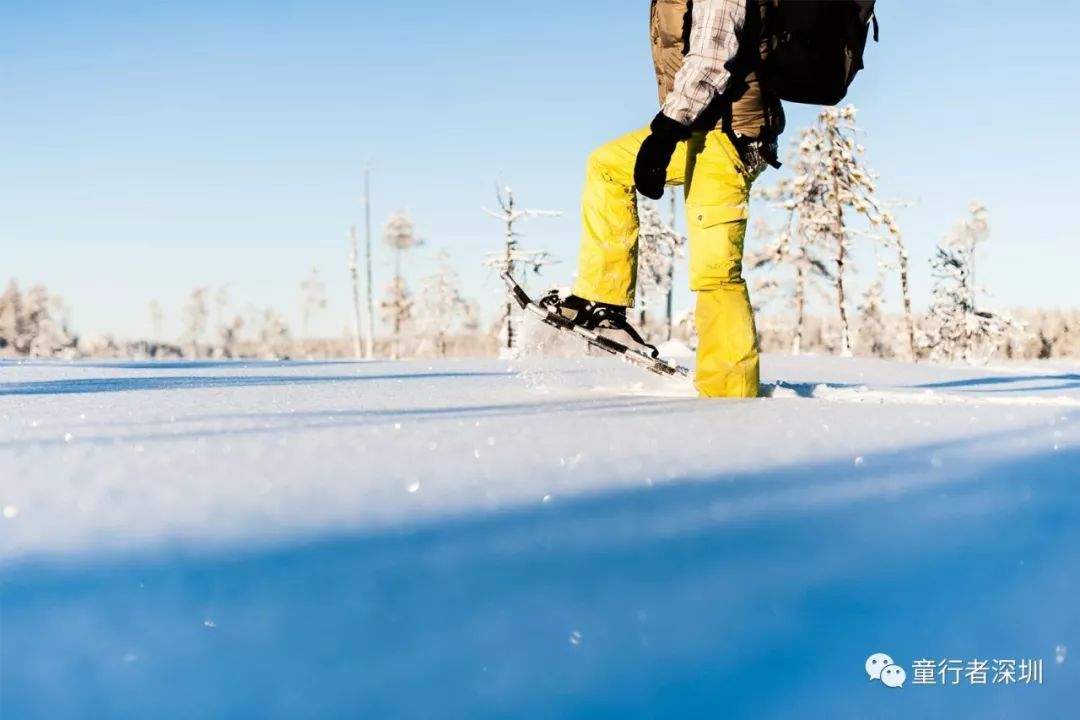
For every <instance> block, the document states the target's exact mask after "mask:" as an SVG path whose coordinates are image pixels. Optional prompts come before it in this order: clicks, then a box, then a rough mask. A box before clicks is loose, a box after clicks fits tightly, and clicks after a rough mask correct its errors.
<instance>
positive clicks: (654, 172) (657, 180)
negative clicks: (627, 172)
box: [634, 113, 690, 200]
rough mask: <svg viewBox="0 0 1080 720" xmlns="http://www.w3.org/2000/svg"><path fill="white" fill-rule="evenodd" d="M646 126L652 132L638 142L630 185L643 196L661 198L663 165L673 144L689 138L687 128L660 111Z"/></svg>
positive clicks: (673, 150)
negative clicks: (638, 148)
mask: <svg viewBox="0 0 1080 720" xmlns="http://www.w3.org/2000/svg"><path fill="white" fill-rule="evenodd" d="M649 129H650V130H651V131H652V134H651V135H649V137H647V138H645V142H643V143H642V144H641V150H639V151H638V156H637V162H636V163H635V164H634V184H635V185H637V189H638V192H639V193H641V194H642V195H644V196H645V197H647V198H651V199H653V200H659V199H660V198H662V197H664V184H665V183H666V182H667V168H668V165H669V164H670V163H671V156H672V155H674V154H675V146H676V145H678V144H679V142H681V141H683V140H688V139H689V138H690V128H688V127H686V126H685V125H683V124H682V123H679V122H676V121H674V120H672V119H671V118H669V117H668V116H667V115H665V114H664V113H660V114H659V115H657V116H656V117H655V118H654V119H653V121H652V125H650V126H649Z"/></svg>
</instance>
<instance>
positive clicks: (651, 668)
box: [0, 356, 1080, 718]
mask: <svg viewBox="0 0 1080 720" xmlns="http://www.w3.org/2000/svg"><path fill="white" fill-rule="evenodd" d="M763 371H764V375H765V378H764V382H765V383H766V391H767V393H768V394H769V395H771V397H770V398H768V399H763V400H753V401H751V400H733V401H705V400H699V399H697V398H695V397H694V396H693V391H692V388H691V387H690V386H689V384H688V383H687V382H685V381H680V380H669V379H662V378H657V377H653V376H649V375H646V374H643V373H642V372H641V371H640V370H638V369H636V368H633V367H629V366H624V365H622V364H620V363H618V362H616V361H614V360H612V359H610V358H606V357H604V358H601V357H593V358H582V359H559V360H552V359H549V360H540V359H526V360H522V361H518V362H507V361H495V360H489V361H483V360H477V361H441V362H410V363H390V362H374V363H349V362H312V363H270V362H266V363H262V362H248V363H231V362H191V363H161V362H157V363H155V362H147V363H133V362H128V363H108V362H105V363H89V362H84V363H72V364H64V363H49V362H21V363H15V362H4V363H0V509H2V514H0V583H2V585H0V717H3V718H8V717H11V718H68V717H72V718H78V717H88V718H90V717H93V718H102V717H108V718H129V717H130V718H146V717H155V718H172V717H176V718H192V717H200V718H203V717H259V718H271V717H282V718H299V717H370V718H389V717H439V718H459V717H460V718H481V717H514V718H523V717H604V716H611V717H706V716H708V717H752V718H773V717H776V718H781V717H782V718H791V717H830V718H838V717H916V716H918V717H925V716H949V717H975V716H989V717H1035V716H1038V717H1075V716H1076V714H1077V713H1078V712H1080V710H1078V708H1080V671H1078V667H1080V665H1078V663H1077V662H1076V660H1075V658H1074V657H1073V655H1076V654H1078V653H1080V610H1078V608H1080V602H1078V601H1077V598H1078V597H1080V469H1078V468H1080V464H1078V460H1080V422H1078V421H1077V418H1078V410H1080V367H1077V366H1076V365H1069V364H1042V363H1033V364H1032V363H1029V364H1027V365H1026V366H1023V367H1020V366H1015V367H1014V366H1004V367H994V368H984V369H973V368H949V367H943V366H935V365H917V366H912V365H907V364H903V363H890V362H883V361H871V360H853V359H840V358H825V357H801V358H791V357H785V356H768V357H766V358H765V360H764V366H763ZM1070 649H1071V652H1070ZM873 652H887V653H889V654H890V655H891V656H892V657H894V658H896V659H897V661H898V662H900V663H901V664H903V665H906V667H907V668H908V675H909V684H908V685H907V686H906V687H904V688H902V689H899V690H887V689H885V688H884V687H882V686H881V685H880V683H872V682H869V681H868V680H867V678H866V675H865V673H864V672H863V662H864V660H865V659H866V657H867V656H868V655H870V654H871V653H873ZM919 658H937V659H945V658H958V659H973V658H1044V659H1045V662H1046V667H1045V681H1044V684H1043V685H1041V686H1022V685H1013V686H1008V687H1004V686H988V687H970V686H963V685H962V686H957V687H940V686H938V687H919V686H913V685H911V684H910V677H911V662H912V661H913V660H915V659H919Z"/></svg>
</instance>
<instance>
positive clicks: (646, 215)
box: [637, 193, 686, 340]
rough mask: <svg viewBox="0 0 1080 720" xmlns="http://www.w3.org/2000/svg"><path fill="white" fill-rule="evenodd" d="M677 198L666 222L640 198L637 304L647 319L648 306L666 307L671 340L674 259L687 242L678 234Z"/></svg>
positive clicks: (652, 204)
mask: <svg viewBox="0 0 1080 720" xmlns="http://www.w3.org/2000/svg"><path fill="white" fill-rule="evenodd" d="M674 199H675V194H674V193H672V210H671V218H670V220H669V221H667V222H665V221H664V219H663V217H661V214H660V208H659V205H658V204H657V203H656V202H654V201H652V200H649V199H647V198H644V197H640V196H639V197H638V223H639V228H640V230H639V233H638V276H637V280H638V282H637V296H638V297H637V301H638V305H639V307H640V312H641V314H642V319H644V314H645V306H646V305H648V304H649V303H650V302H651V301H653V300H655V299H660V300H662V301H663V303H664V319H665V328H666V329H665V336H666V339H668V340H670V339H671V333H672V326H673V319H672V311H673V298H674V279H675V259H676V258H679V257H682V255H683V248H684V247H685V246H686V238H685V237H684V236H683V235H681V234H680V233H679V232H678V231H676V230H675V227H674V220H675V207H674V204H675V203H674Z"/></svg>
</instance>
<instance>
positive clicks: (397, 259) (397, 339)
mask: <svg viewBox="0 0 1080 720" xmlns="http://www.w3.org/2000/svg"><path fill="white" fill-rule="evenodd" d="M401 292H402V282H401V248H396V249H395V250H394V294H395V298H394V299H395V301H397V302H399V303H400V294H401ZM393 312H394V349H393V359H394V360H398V359H400V358H401V307H400V304H399V306H398V307H396V308H393Z"/></svg>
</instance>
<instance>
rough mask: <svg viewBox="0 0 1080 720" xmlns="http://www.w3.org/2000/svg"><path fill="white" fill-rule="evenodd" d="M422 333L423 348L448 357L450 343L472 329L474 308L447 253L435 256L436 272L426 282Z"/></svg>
mask: <svg viewBox="0 0 1080 720" xmlns="http://www.w3.org/2000/svg"><path fill="white" fill-rule="evenodd" d="M418 305H419V308H418V309H419V313H420V318H421V319H420V333H421V338H422V341H423V343H424V345H430V346H431V348H432V349H433V350H434V352H435V354H436V355H438V356H439V357H445V356H446V351H447V348H448V346H449V339H450V338H451V337H452V336H453V334H454V333H455V332H456V331H459V330H461V329H462V328H463V327H464V326H466V325H470V324H471V323H472V320H473V313H474V311H475V308H474V306H473V304H472V303H470V302H468V301H467V300H466V299H465V298H464V297H462V295H461V283H460V281H459V279H458V275H457V273H456V272H455V271H454V268H453V267H452V266H451V265H450V255H449V253H447V252H446V251H445V250H443V251H440V252H439V253H437V254H436V256H435V272H433V273H432V274H431V275H429V276H428V277H426V278H424V280H423V283H422V285H421V289H420V299H419V303H418Z"/></svg>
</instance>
